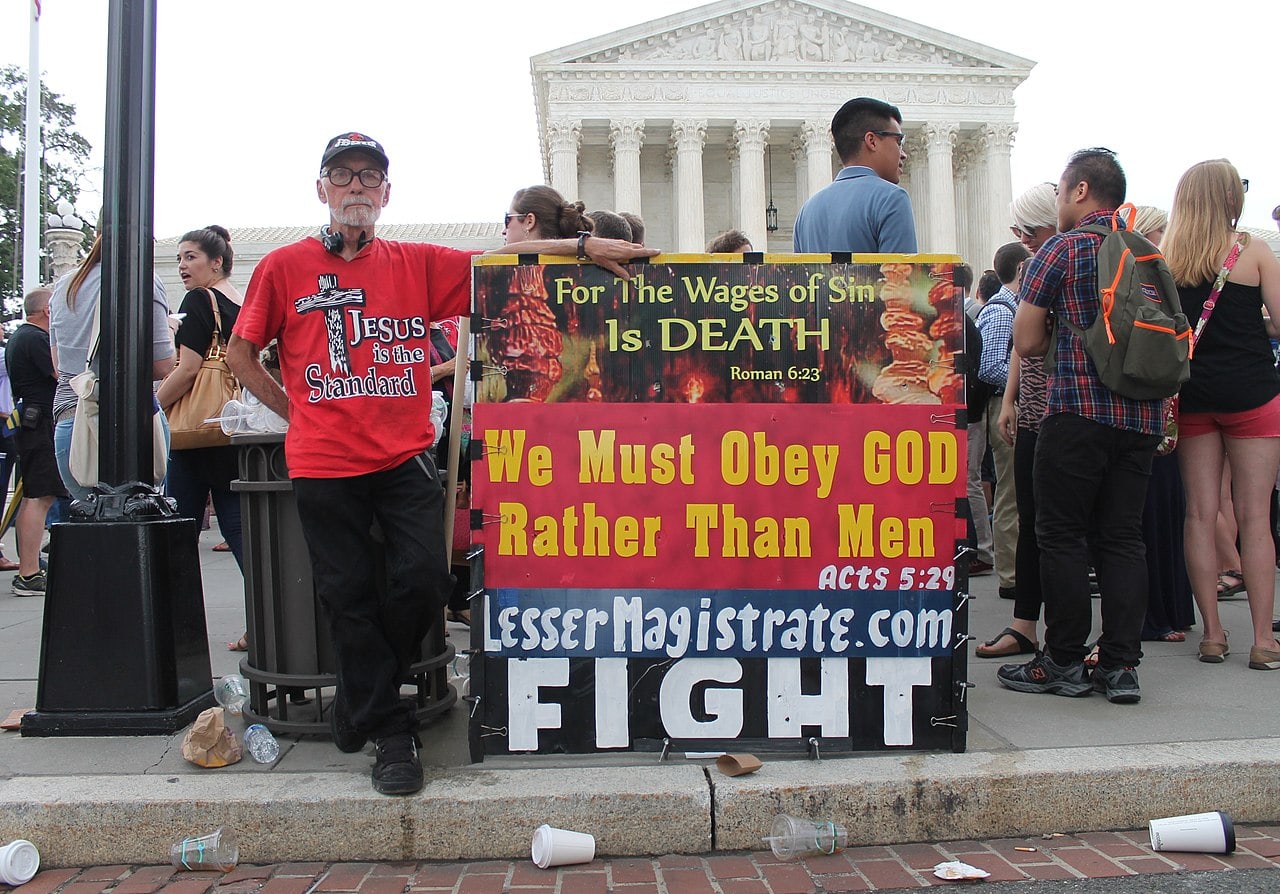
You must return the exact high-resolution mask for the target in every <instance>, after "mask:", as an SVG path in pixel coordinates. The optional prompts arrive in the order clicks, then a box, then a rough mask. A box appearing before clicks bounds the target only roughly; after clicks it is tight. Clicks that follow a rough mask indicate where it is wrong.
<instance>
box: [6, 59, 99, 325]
mask: <svg viewBox="0 0 1280 894" xmlns="http://www.w3.org/2000/svg"><path fill="white" fill-rule="evenodd" d="M26 102H27V75H26V72H25V71H23V70H21V69H20V68H18V67H17V66H16V65H3V66H0V298H2V299H3V308H4V319H5V320H8V319H11V318H12V317H14V316H15V314H17V315H21V303H22V301H21V299H22V231H21V220H22V190H21V184H20V178H21V176H22V172H23V169H24V165H25V163H26V162H25V155H24V153H25V142H26V140H25V124H26ZM75 117H76V107H75V106H74V105H72V104H71V103H68V102H65V101H63V99H62V97H61V95H59V94H57V93H53V92H52V91H50V90H49V88H48V86H46V85H44V84H41V87H40V120H41V130H42V132H43V144H44V152H43V156H42V158H41V182H42V184H43V189H42V190H41V193H40V219H39V220H38V221H37V222H36V225H37V226H38V227H39V228H40V231H41V232H42V233H43V231H44V216H45V212H46V211H48V210H49V209H50V207H51V206H53V205H55V204H56V203H57V202H58V201H59V200H61V199H66V200H67V201H69V202H71V203H72V204H75V202H76V199H78V198H79V196H80V187H81V183H82V181H83V179H84V176H85V167H86V164H87V162H88V159H89V151H90V148H91V147H90V145H89V141H88V140H86V139H85V138H84V137H83V136H81V135H80V134H79V133H77V132H76V131H75V129H74V127H75ZM82 210H87V209H82ZM93 216H94V217H95V218H96V217H97V213H96V209H95V211H94V213H93ZM86 229H87V225H86ZM86 235H90V233H88V232H86ZM42 242H43V240H42ZM42 256H43V253H42ZM47 278H48V277H47V276H45V275H42V276H41V279H42V280H45V279H47Z"/></svg>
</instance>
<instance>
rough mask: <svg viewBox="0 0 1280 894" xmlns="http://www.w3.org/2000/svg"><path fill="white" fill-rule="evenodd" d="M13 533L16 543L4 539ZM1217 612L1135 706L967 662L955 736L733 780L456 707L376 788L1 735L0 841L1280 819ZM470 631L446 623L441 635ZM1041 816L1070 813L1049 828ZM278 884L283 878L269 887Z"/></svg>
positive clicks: (223, 668) (692, 833)
mask: <svg viewBox="0 0 1280 894" xmlns="http://www.w3.org/2000/svg"><path fill="white" fill-rule="evenodd" d="M218 539H219V538H218V533H217V530H216V526H215V529H214V530H212V531H209V532H205V533H204V534H202V536H201V547H200V557H201V563H202V566H201V571H202V575H203V578H204V584H205V594H206V608H207V611H206V615H207V619H208V631H209V643H210V656H211V659H212V670H213V673H214V674H215V675H220V674H224V673H230V672H233V671H235V670H236V668H237V666H238V662H239V658H240V657H241V656H240V654H239V653H231V652H228V651H227V650H226V646H225V643H226V642H228V641H230V640H234V639H235V638H236V637H237V636H239V634H240V633H241V632H242V630H243V629H244V607H243V593H242V584H241V580H240V576H239V573H238V571H237V569H236V566H235V562H234V559H232V558H231V556H230V555H229V554H225V553H214V552H212V546H213V545H214V544H215V543H216V542H217V541H218ZM5 548H6V551H7V552H9V553H10V554H12V543H11V540H10V539H8V538H7V539H6V543H5ZM122 560H125V561H127V560H128V559H127V558H123V557H122ZM7 577H8V576H7V575H6V576H4V577H0V710H3V713H7V712H8V711H9V710H10V709H14V708H30V707H32V706H34V704H35V691H36V681H35V671H36V667H37V663H38V657H39V650H40V636H41V611H42V604H43V601H44V600H43V599H40V598H14V597H12V596H10V595H9V594H8V592H7V587H8V580H7ZM973 592H974V596H975V600H974V601H973V602H971V603H970V605H971V607H972V611H971V620H970V630H971V632H972V633H973V634H974V636H976V637H978V638H981V639H986V638H988V637H990V636H991V635H992V634H994V633H995V632H996V631H998V630H999V629H1000V628H1002V627H1004V626H1005V625H1006V624H1007V623H1008V620H1009V614H1010V609H1011V603H1010V602H1008V601H1005V600H1001V599H999V598H997V596H996V580H995V578H994V576H985V577H980V578H976V579H975V580H974V582H973ZM1095 606H1096V603H1095ZM1223 618H1224V622H1225V624H1226V626H1227V627H1228V628H1229V629H1231V630H1234V631H1235V633H1236V641H1238V642H1240V643H1241V644H1240V645H1239V646H1237V647H1236V649H1235V650H1234V651H1233V653H1232V655H1231V656H1230V657H1228V659H1227V661H1226V662H1225V663H1224V664H1221V665H1206V664H1202V663H1200V662H1198V661H1196V659H1195V655H1196V641H1197V639H1198V635H1197V634H1196V632H1194V631H1193V632H1192V633H1191V634H1190V635H1189V639H1188V641H1187V642H1185V643H1147V644H1144V648H1145V650H1146V658H1145V659H1144V661H1143V664H1142V668H1141V683H1142V687H1143V698H1142V701H1141V702H1140V703H1139V704H1137V705H1130V706H1122V705H1112V704H1109V703H1108V702H1106V701H1105V699H1102V698H1101V697H1096V696H1095V697H1092V698H1082V699H1066V698H1057V697H1049V696H1038V695H1026V694H1019V693H1013V692H1010V691H1007V690H1004V689H1002V688H1000V687H999V686H998V685H997V684H996V682H995V676H994V675H995V670H996V666H997V665H998V664H999V662H988V661H982V660H979V659H976V658H972V657H971V658H970V660H969V667H970V674H969V676H970V679H971V680H973V681H974V682H975V683H976V684H977V688H975V689H972V690H970V691H969V711H970V731H969V749H968V752H967V753H965V754H950V753H925V752H901V751H885V752H875V753H870V754H865V753H864V754H858V755H852V756H848V755H824V756H823V760H821V761H816V762H814V761H808V760H805V759H803V758H797V757H780V756H776V755H766V756H764V760H765V766H764V768H763V769H761V770H760V771H758V772H757V773H755V774H752V775H750V776H743V777H737V778H728V777H725V776H723V775H721V774H719V773H718V772H717V771H716V770H715V769H714V766H713V764H712V763H711V762H709V761H694V760H687V759H684V758H683V757H681V756H679V755H675V756H672V757H670V758H669V759H668V760H667V761H665V762H660V761H659V760H658V756H657V755H654V754H636V753H629V754H609V755H589V756H503V757H491V758H489V759H487V760H486V761H484V762H483V763H481V764H469V763H468V754H467V746H466V730H467V715H466V712H465V708H464V707H462V706H461V705H460V706H459V707H458V708H456V709H455V710H453V711H451V712H450V713H449V715H448V716H447V717H445V718H442V719H441V720H439V721H438V722H436V723H434V724H432V725H431V726H430V727H428V728H427V729H425V730H424V731H423V739H424V743H425V748H424V754H423V756H424V763H425V764H426V769H427V786H426V788H425V789H424V791H423V792H422V793H421V794H419V795H418V796H415V797H413V798H404V799H393V798H384V797H381V796H378V795H376V794H375V793H374V792H373V791H372V789H371V787H370V785H369V767H370V766H371V761H372V759H371V755H370V753H369V752H368V750H366V752H364V753H357V754H351V755H346V754H342V753H340V752H338V751H337V750H336V749H335V748H334V747H333V746H332V745H331V744H330V743H329V742H327V741H324V740H320V739H298V738H291V737H284V738H282V739H281V751H282V755H281V758H280V760H279V761H278V762H277V763H276V764H274V765H272V766H270V767H264V766H260V765H257V764H253V763H252V762H250V761H248V760H245V761H243V762H241V763H240V764H237V765H235V766H232V767H228V768H225V769H221V770H213V771H210V770H202V769H200V768H198V767H195V766H192V765H190V764H188V763H187V762H186V761H184V760H183V759H182V757H181V754H180V748H179V744H180V741H181V738H180V736H175V737H165V736H159V737H140V738H107V739H87V738H84V739H75V738H52V739H43V738H23V737H21V736H19V735H18V734H17V733H14V732H7V733H0V841H7V840H9V839H12V838H17V837H26V838H30V839H32V840H33V841H36V843H37V845H38V846H39V847H40V849H41V852H42V854H43V855H44V862H45V865H46V866H50V867H56V866H87V865H94V864H108V863H129V864H147V863H153V862H155V861H157V860H160V859H163V857H164V848H165V847H166V846H167V845H165V842H168V841H170V840H172V839H174V838H180V837H182V836H183V835H187V834H191V833H192V832H194V831H196V830H199V829H202V828H204V827H207V826H210V825H218V824H220V823H228V824H230V825H232V826H233V827H235V828H236V830H237V832H238V833H239V835H240V841H241V854H242V857H243V858H244V859H245V860H246V861H250V862H253V863H258V864H274V863H287V862H290V861H299V860H307V861H310V860H320V861H326V862H327V861H334V860H366V861H401V860H424V859H433V860H458V859H471V860H476V859H479V860H485V859H501V860H504V861H505V860H507V859H512V858H523V857H525V856H526V855H527V853H528V845H529V839H530V836H531V834H532V830H533V828H534V827H535V826H537V825H539V824H540V823H542V822H549V823H551V824H552V825H556V826H560V827H563V828H571V829H580V830H582V831H590V832H593V833H594V834H595V835H596V837H597V841H598V851H599V852H600V853H601V854H605V855H613V856H628V855H630V856H643V855H648V854H670V853H687V854H694V855H708V854H713V853H714V854H719V853H722V852H733V851H744V850H750V849H754V848H756V847H758V846H759V838H760V835H761V834H764V833H763V831H762V830H765V829H767V828H768V826H769V823H770V822H771V820H772V818H773V815H774V814H776V813H779V812H789V813H796V814H803V815H808V816H815V817H823V818H832V819H837V820H842V821H844V822H845V823H846V824H847V825H848V827H849V830H850V837H851V843H855V844H858V845H892V846H895V847H896V846H900V845H901V843H903V842H913V841H924V842H930V841H935V842H936V841H949V840H971V839H978V840H983V839H1002V838H1007V837H1014V836H1024V835H1030V836H1038V835H1039V834H1040V833H1042V832H1045V831H1059V832H1065V833H1075V832H1084V831H1105V830H1114V829H1135V828H1138V829H1140V828H1145V823H1146V821H1147V820H1148V819H1150V818H1152V817H1158V816H1172V815H1179V814H1186V813H1197V812H1201V811H1205V810H1224V811H1226V812H1227V813H1228V814H1230V815H1231V816H1232V818H1233V819H1234V820H1235V821H1236V822H1237V823H1241V824H1244V823H1254V824H1264V825H1265V824H1268V823H1273V822H1277V821H1280V808H1278V807H1277V806H1276V798H1275V792H1276V791H1280V747H1278V746H1280V713H1278V712H1277V711H1276V710H1275V703H1276V687H1277V686H1280V674H1275V675H1273V674H1270V673H1267V672H1260V671H1253V670H1249V669H1248V668H1247V666H1246V656H1247V652H1248V649H1247V647H1246V645H1247V642H1248V631H1249V621H1248V610H1247V605H1246V603H1245V600H1244V599H1243V598H1240V599H1237V600H1232V601H1230V602H1228V603H1224V604H1223ZM465 632H466V631H465V628H461V627H456V626H452V625H451V636H452V637H453V642H454V643H455V645H460V644H462V643H463V642H465V640H464V638H463V637H464V635H465ZM86 648H92V644H86ZM971 654H972V653H971ZM455 671H456V672H458V673H465V666H464V665H463V664H462V663H461V662H460V663H459V665H458V666H457V667H456V668H455ZM454 683H455V685H459V686H460V687H461V686H462V685H464V680H463V679H462V678H460V677H459V678H456V679H455V680H454ZM1047 817H1061V818H1063V819H1062V820H1059V822H1063V823H1065V825H1066V827H1064V828H1056V829H1052V830H1049V829H1045V828H1043V825H1044V823H1045V822H1046V818H1047ZM37 839H39V840H37ZM696 859H698V860H701V859H703V857H702V856H698V857H697V858H696ZM641 862H645V863H646V865H649V864H648V863H647V862H646V861H641ZM504 865H505V864H504ZM930 865H932V864H930ZM322 868H323V867H320V866H317V867H313V868H312V872H313V875H314V874H315V873H319V872H320V871H321V869H322ZM469 871H470V872H474V871H475V869H474V867H473V868H472V869H470V870H469ZM750 887H751V886H746V888H744V890H746V889H747V888H750ZM299 890H302V889H299ZM467 890H470V888H468V889H467ZM759 890H763V889H759ZM291 891H292V887H291V885H277V886H273V888H272V889H271V891H270V892H269V894H291ZM76 894H87V889H77V891H76ZM125 894H128V892H125ZM135 894H136V892H135Z"/></svg>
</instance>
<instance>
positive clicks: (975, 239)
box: [965, 133, 1008, 286]
mask: <svg viewBox="0 0 1280 894" xmlns="http://www.w3.org/2000/svg"><path fill="white" fill-rule="evenodd" d="M965 148H966V150H967V152H968V154H969V160H970V163H969V177H968V179H967V180H966V182H965V195H966V201H965V204H967V205H968V206H969V212H968V213H969V249H968V251H969V252H970V254H971V255H972V257H969V258H966V259H965V260H967V261H969V263H970V264H972V265H973V269H974V271H975V272H976V271H981V270H986V269H987V268H988V267H989V266H991V259H992V258H993V257H994V256H995V253H996V248H997V246H999V245H1001V244H1003V242H1004V241H1005V240H1004V239H1001V240H1000V241H998V242H996V243H995V244H994V245H992V244H990V243H991V240H990V236H991V234H992V233H993V232H995V231H994V230H993V229H992V220H995V221H997V222H998V221H1002V220H1003V219H1004V213H1003V212H1001V213H997V212H996V211H995V210H994V209H993V208H992V207H991V196H990V194H989V192H988V190H987V156H986V150H985V149H984V148H983V141H982V135H981V133H977V134H974V135H972V136H971V137H970V138H969V139H968V140H966V141H965ZM1007 232H1008V230H1004V231H1002V233H1007ZM998 235H1002V234H998ZM974 285H975V286H976V285H977V280H976V277H975V281H974Z"/></svg>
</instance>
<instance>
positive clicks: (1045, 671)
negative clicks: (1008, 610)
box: [996, 653, 1093, 698]
mask: <svg viewBox="0 0 1280 894" xmlns="http://www.w3.org/2000/svg"><path fill="white" fill-rule="evenodd" d="M996 679H998V680H999V681H1000V683H1001V684H1002V685H1004V686H1007V687H1008V688H1010V689H1013V690H1016V691H1018V692H1049V693H1052V694H1054V695H1066V696H1069V697H1071V698H1076V697H1078V696H1082V695H1089V694H1090V693H1092V692H1093V684H1091V683H1090V682H1089V677H1088V675H1086V674H1085V670H1084V662H1081V661H1077V662H1076V663H1075V664H1068V665H1066V666H1065V667H1064V666H1062V665H1061V664H1057V663H1055V662H1054V660H1053V659H1052V658H1050V657H1049V656H1048V655H1046V654H1044V653H1041V654H1039V655H1037V656H1036V657H1035V658H1032V659H1031V660H1030V661H1028V662H1027V663H1026V664H1006V665H1005V666H1004V667H1002V668H1000V669H999V670H998V671H996Z"/></svg>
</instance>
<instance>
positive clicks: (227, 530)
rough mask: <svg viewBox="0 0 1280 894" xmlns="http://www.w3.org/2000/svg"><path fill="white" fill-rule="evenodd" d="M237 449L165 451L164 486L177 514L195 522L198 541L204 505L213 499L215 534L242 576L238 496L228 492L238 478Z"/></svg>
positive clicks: (241, 544) (214, 448) (241, 542)
mask: <svg viewBox="0 0 1280 894" xmlns="http://www.w3.org/2000/svg"><path fill="white" fill-rule="evenodd" d="M238 451H239V448H238V447H197V448H195V449H193V450H170V451H169V474H168V475H166V476H165V486H166V488H167V489H168V491H169V496H171V497H173V498H174V499H175V500H177V502H178V514H179V515H181V516H182V517H183V518H190V519H195V521H196V523H197V524H196V537H197V539H198V538H199V537H200V525H199V522H200V519H201V518H203V517H204V507H205V503H206V502H207V501H208V499H209V497H210V495H212V496H213V509H214V511H215V512H216V513H218V532H219V533H221V534H222V539H223V540H225V541H227V546H228V547H230V548H231V554H232V555H233V556H235V558H236V564H237V565H238V566H240V571H241V572H242V573H243V572H244V540H243V537H242V536H241V521H240V495H239V494H238V493H235V492H234V491H232V490H231V482H232V480H233V479H235V478H236V477H237V475H238V470H237V468H236V463H237V460H236V454H237V452H238Z"/></svg>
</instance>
